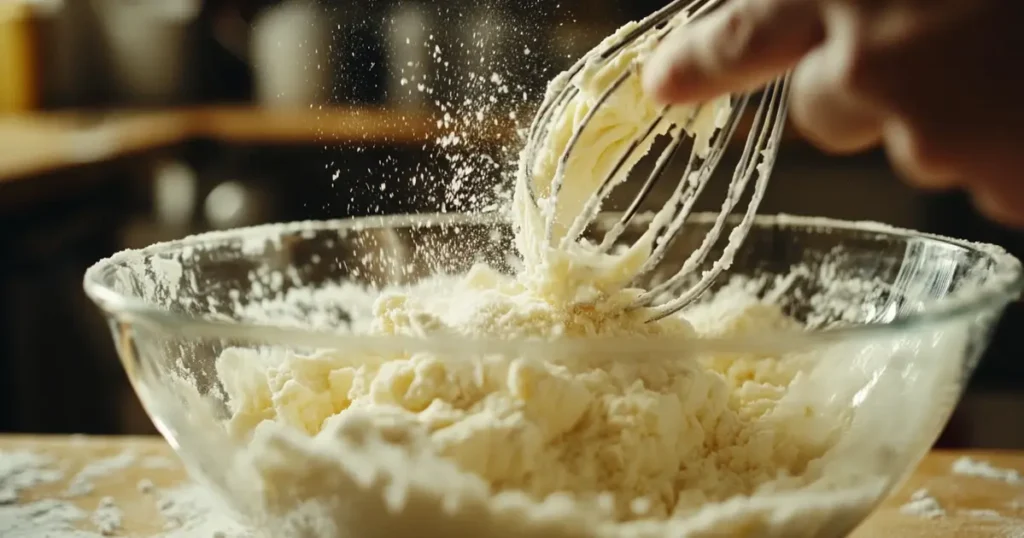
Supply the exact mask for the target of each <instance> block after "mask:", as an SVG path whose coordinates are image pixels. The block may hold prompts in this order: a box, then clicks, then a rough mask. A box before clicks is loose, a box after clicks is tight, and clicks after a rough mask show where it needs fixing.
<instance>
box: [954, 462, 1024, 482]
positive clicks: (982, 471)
mask: <svg viewBox="0 0 1024 538" xmlns="http://www.w3.org/2000/svg"><path fill="white" fill-rule="evenodd" d="M953 474H958V475H961V476H972V477H975V478H987V479H989V480H998V481H1001V482H1006V483H1007V484H1024V479H1022V478H1021V474H1020V471H1017V470H1015V469H1000V468H998V467H994V466H992V464H991V463H988V462H985V461H978V460H975V459H971V458H969V457H967V456H964V457H962V458H959V459H957V460H956V461H954V462H953Z"/></svg>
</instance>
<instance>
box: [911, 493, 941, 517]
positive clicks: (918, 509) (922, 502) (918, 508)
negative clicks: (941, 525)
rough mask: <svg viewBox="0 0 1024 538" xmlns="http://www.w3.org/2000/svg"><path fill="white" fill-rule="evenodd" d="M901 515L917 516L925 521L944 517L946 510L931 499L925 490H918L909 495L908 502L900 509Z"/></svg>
mask: <svg viewBox="0 0 1024 538" xmlns="http://www.w3.org/2000/svg"><path fill="white" fill-rule="evenodd" d="M900 512H901V513H903V514H907V515H911V516H918V517H922V518H925V519H938V518H941V517H945V515H946V510H945V509H944V508H943V507H942V505H941V504H939V501H938V499H936V498H935V497H932V495H931V493H929V491H928V490H927V489H919V490H917V491H915V492H914V493H912V494H911V495H910V501H909V502H907V503H906V504H904V505H903V506H901V507H900Z"/></svg>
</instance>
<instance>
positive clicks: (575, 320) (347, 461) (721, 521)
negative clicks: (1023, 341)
mask: <svg viewBox="0 0 1024 538" xmlns="http://www.w3.org/2000/svg"><path fill="white" fill-rule="evenodd" d="M313 293H314V294H315V292H313ZM348 293H349V294H355V293H357V292H356V290H355V288H351V289H349V290H348ZM364 293H366V294H367V295H368V297H370V296H372V297H374V298H376V304H375V306H374V308H372V309H370V318H369V319H367V320H363V322H362V323H360V324H359V325H360V326H362V327H366V330H367V331H369V332H371V333H373V334H384V335H389V334H394V335H406V336H410V335H415V336H430V337H435V338H437V337H444V336H445V335H461V336H475V335H479V336H501V335H513V336H515V337H518V338H527V337H542V338H552V337H554V338H556V341H557V338H558V336H559V335H575V336H584V335H590V336H595V335H597V337H599V335H602V334H613V335H614V334H623V335H632V336H636V334H643V335H646V336H645V338H649V339H654V340H657V339H658V338H670V337H676V338H683V339H686V338H693V337H696V336H700V335H703V336H742V335H743V334H746V333H750V332H763V331H764V330H778V329H784V328H793V327H794V326H795V322H793V321H791V320H789V319H787V318H786V317H785V316H784V315H782V314H781V312H780V311H779V310H778V309H777V308H776V307H774V306H773V305H771V304H768V303H764V302H760V301H758V300H756V299H754V298H753V297H752V296H750V295H747V294H745V293H744V292H743V289H742V286H738V287H735V288H727V289H726V290H725V291H723V292H722V293H719V294H718V296H717V298H716V299H715V300H713V301H711V302H710V303H709V304H706V305H704V306H702V307H701V308H694V309H691V310H690V311H689V312H688V313H687V316H688V318H685V319H684V318H683V317H673V318H669V319H667V320H665V321H663V322H659V323H652V324H648V323H643V322H642V318H639V320H638V318H636V317H634V316H633V314H628V313H622V312H621V311H617V310H609V311H604V310H602V309H601V308H600V305H599V306H598V307H594V308H585V309H570V310H566V309H563V308H561V307H559V306H557V305H553V304H551V303H549V302H546V301H544V300H540V299H537V297H536V295H534V294H533V293H532V292H531V291H530V290H529V289H528V288H527V287H524V286H522V285H520V284H518V283H517V281H515V279H514V278H512V277H507V276H503V275H499V274H497V273H494V272H493V271H490V270H488V269H486V268H483V267H477V268H476V269H475V270H474V271H471V272H470V273H469V274H468V275H466V276H465V277H461V278H441V277H437V278H433V279H428V280H427V281H426V282H424V283H422V284H421V285H419V286H414V287H412V288H404V289H399V288H396V289H392V290H388V291H386V292H384V293H380V292H376V291H366V292H364ZM329 294H337V290H336V289H332V290H330V291H329V292H327V294H325V297H324V298H325V301H324V306H325V307H326V306H328V305H329V303H330V299H329ZM368 297H363V298H358V297H350V299H352V300H353V302H355V303H356V304H365V302H366V300H367V298H368ZM638 330H640V331H642V332H641V333H637V332H636V331H638ZM912 340H913V341H912V342H906V343H905V345H904V348H901V347H900V346H901V344H899V343H897V344H896V345H895V347H893V348H891V349H886V344H878V343H876V345H875V346H874V347H873V348H870V347H865V346H864V345H863V344H860V345H847V346H839V347H837V348H835V349H828V350H821V351H819V352H817V353H810V354H803V355H794V356H787V357H784V358H778V357H770V356H767V357H766V356H752V355H716V356H700V357H692V356H688V355H687V353H686V352H685V350H681V351H680V352H679V354H678V355H677V356H675V357H673V356H660V357H651V356H649V355H648V354H645V353H644V352H643V351H642V349H643V346H640V347H639V348H637V350H635V351H633V352H630V351H629V350H626V351H624V352H623V354H622V355H619V356H616V357H607V356H606V355H603V356H602V355H600V354H598V355H596V356H593V357H591V356H579V355H573V354H571V353H570V354H559V353H558V346H557V345H556V344H555V343H552V344H551V347H550V350H551V352H552V354H553V356H551V357H541V356H522V355H517V354H515V353H502V352H501V351H502V350H501V348H498V349H496V350H495V353H494V354H493V355H491V356H488V357H485V358H479V360H466V359H465V358H463V357H446V356H444V355H441V354H437V353H428V352H423V353H413V354H411V355H401V356H398V355H388V354H386V353H385V354H373V353H352V352H348V353H346V352H344V351H320V352H312V353H298V352H294V351H290V350H288V349H284V348H263V349H252V348H249V349H246V348H232V349H228V350H226V351H225V352H224V353H223V354H222V355H221V356H220V359H219V361H218V365H217V368H218V377H219V379H220V381H221V382H222V384H223V387H224V389H225V391H226V393H227V402H228V406H229V408H230V411H231V414H232V416H231V419H230V420H229V421H228V422H227V423H226V424H225V429H226V431H227V432H228V434H229V435H230V437H231V438H232V439H233V440H234V442H235V443H237V446H239V447H244V448H241V452H240V454H237V455H236V457H235V458H234V459H235V461H234V466H233V468H232V472H231V473H229V474H228V482H229V484H228V490H229V491H230V495H231V496H232V497H233V498H232V499H231V501H232V502H233V504H234V506H235V507H236V508H238V509H239V510H240V511H242V512H243V513H245V514H248V515H250V516H253V517H254V523H255V524H256V526H257V527H267V528H273V529H274V532H275V533H276V535H278V536H283V535H288V529H291V532H294V533H295V535H299V534H301V533H302V532H315V533H316V534H317V535H318V536H345V535H348V533H352V535H358V536H396V535H402V534H408V533H410V532H416V533H417V535H419V536H451V535H454V534H456V533H472V534H474V535H478V536H526V535H534V534H536V533H542V534H545V535H548V536H594V535H597V536H664V535H665V534H666V533H672V534H678V535H689V536H712V535H721V534H722V533H729V534H732V535H772V536H813V535H816V534H818V533H828V532H833V531H836V532H838V531H841V530H848V529H849V528H850V527H851V526H852V525H854V524H855V523H856V522H858V521H859V520H860V519H861V518H862V517H863V516H864V515H865V514H866V513H867V512H868V511H869V510H870V509H871V508H872V507H873V506H874V503H875V502H876V500H877V498H878V496H879V495H881V494H882V493H883V492H884V490H885V488H886V487H887V486H888V485H889V483H890V481H891V480H892V479H894V478H895V477H896V476H897V475H898V473H899V471H900V470H902V469H903V468H904V467H906V466H907V465H909V464H912V463H913V462H914V461H916V458H917V457H919V456H920V454H906V453H905V451H903V450H901V448H902V447H903V446H906V445H907V444H910V445H911V446H922V447H925V446H926V445H927V443H926V442H925V443H922V442H921V439H920V436H921V435H930V434H932V433H933V432H934V431H935V428H934V427H932V426H930V425H931V424H933V423H934V421H936V420H944V416H943V413H944V412H945V411H944V409H945V410H948V406H947V404H944V403H942V402H943V400H942V398H941V397H940V396H941V395H943V394H947V393H948V394H950V395H951V397H952V395H953V394H955V387H956V386H957V383H956V374H957V371H958V369H957V363H956V361H952V360H950V361H942V360H934V361H929V368H922V367H921V365H920V364H918V363H917V362H916V361H914V358H915V356H916V354H917V353H924V354H927V356H928V357H929V358H930V359H934V358H935V357H936V356H937V355H938V354H940V353H942V352H949V351H948V350H949V349H950V348H949V347H948V346H946V347H943V346H945V345H946V344H944V343H943V342H942V340H943V338H942V337H941V335H936V338H930V337H928V338H924V339H923V340H924V341H925V342H927V346H926V347H925V348H922V347H921V345H922V341H920V340H918V339H913V338H912ZM947 342H948V336H947ZM943 349H945V350H946V351H942V350H943ZM886 365H888V366H889V367H891V369H890V370H888V372H887V371H886ZM935 365H944V366H945V368H943V367H939V368H936V367H935ZM907 375H910V376H912V377H915V379H916V380H915V383H914V384H913V385H907V383H906V378H905V376H907ZM872 379H873V381H872ZM865 392H872V394H871V398H870V399H868V400H866V401H862V402H858V398H859V399H861V400H863V399H864V398H865V396H864V393H865ZM936 398H938V402H939V403H938V404H936V403H935V401H936ZM926 401H927V402H928V403H926ZM951 403H952V401H950V402H949V403H948V405H951ZM893 405H901V406H902V407H903V408H905V409H906V414H905V416H904V417H901V418H900V420H896V418H895V417H892V413H891V412H890V411H887V409H888V410H891V408H892V406H893ZM904 418H905V419H907V420H908V421H911V422H910V423H909V424H907V423H906V421H905V420H903V419H904ZM921 450H922V451H923V450H924V448H922V449H921ZM283 521H287V525H288V528H287V529H286V528H284V527H282V526H281V525H282V522H283Z"/></svg>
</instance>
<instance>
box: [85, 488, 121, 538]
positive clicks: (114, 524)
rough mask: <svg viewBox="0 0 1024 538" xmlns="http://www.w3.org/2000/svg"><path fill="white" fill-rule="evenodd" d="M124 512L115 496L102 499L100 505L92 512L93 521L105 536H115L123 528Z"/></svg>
mask: <svg viewBox="0 0 1024 538" xmlns="http://www.w3.org/2000/svg"><path fill="white" fill-rule="evenodd" d="M123 520H124V514H123V513H122V512H121V509H120V508H118V506H117V504H116V503H115V502H114V499H113V497H104V498H102V499H100V505H99V507H97V508H96V511H95V512H93V514H92V522H93V524H94V525H96V528H97V529H99V531H100V533H101V534H103V535H104V536H113V535H114V533H116V532H117V531H118V530H119V529H120V528H121V522H122V521H123Z"/></svg>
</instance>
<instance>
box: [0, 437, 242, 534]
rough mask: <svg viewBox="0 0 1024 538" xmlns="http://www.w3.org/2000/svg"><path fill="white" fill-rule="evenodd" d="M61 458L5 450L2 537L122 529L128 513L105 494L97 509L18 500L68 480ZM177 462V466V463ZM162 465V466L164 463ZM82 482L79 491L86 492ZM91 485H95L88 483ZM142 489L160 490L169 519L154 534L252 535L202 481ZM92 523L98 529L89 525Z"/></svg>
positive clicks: (89, 469)
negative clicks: (58, 466)
mask: <svg viewBox="0 0 1024 538" xmlns="http://www.w3.org/2000/svg"><path fill="white" fill-rule="evenodd" d="M146 461H149V462H150V463H154V462H160V463H161V464H165V463H167V462H170V463H172V464H173V460H170V459H168V458H161V457H151V458H145V459H144V460H143V463H142V466H145V462H146ZM136 462H137V460H136V458H135V455H134V454H133V453H131V452H124V453H122V454H120V455H118V456H115V457H112V458H108V459H105V460H101V461H98V462H94V463H93V464H91V465H88V466H86V467H85V468H84V469H83V472H82V473H79V474H78V476H77V477H80V478H81V481H80V482H78V483H79V484H86V483H88V484H90V485H91V482H92V481H93V480H99V479H103V478H107V477H111V476H114V475H116V474H117V473H118V472H120V471H123V470H124V469H126V468H127V467H130V466H131V465H133V464H134V463H136ZM55 465H56V462H55V461H54V460H53V459H51V458H48V457H45V456H42V455H39V454H35V453H32V452H28V451H19V452H0V490H2V491H4V492H5V493H4V495H5V496H6V497H5V498H8V499H10V500H9V501H5V502H4V503H0V536H2V537H3V538H39V537H41V536H45V537H46V538H100V537H102V536H116V535H118V534H119V533H120V531H121V530H122V525H123V521H124V512H123V511H122V509H121V508H120V507H119V506H118V505H117V502H116V500H115V499H114V498H112V497H104V498H102V499H100V501H99V504H98V505H97V508H96V510H94V511H92V512H91V513H90V512H87V511H85V510H83V509H82V508H80V507H79V506H77V505H75V504H74V503H73V502H69V501H65V500H59V499H44V500H39V501H35V502H30V503H18V502H17V499H18V495H19V494H20V493H21V492H23V491H26V490H31V489H32V488H35V487H37V486H42V485H46V484H52V483H55V482H59V481H60V480H62V479H63V477H64V473H63V472H61V471H60V470H57V469H55V468H54V466H55ZM175 467H176V466H175ZM161 468H163V466H161ZM85 489H86V488H85V486H78V487H77V488H76V491H84V490H85ZM89 489H91V488H89ZM139 490H140V491H141V492H143V493H147V494H156V495H155V498H154V501H153V502H154V503H155V504H156V505H157V508H158V510H159V511H160V513H161V514H162V515H163V517H164V518H165V520H166V526H167V528H166V530H165V532H163V533H162V534H159V535H157V536H155V537H154V538H192V537H197V536H198V537H202V536H206V537H211V536H219V537H221V538H248V537H249V536H250V535H249V534H248V533H246V532H245V531H244V530H243V529H242V528H241V527H240V526H239V525H238V524H237V523H235V522H234V520H232V519H231V518H230V517H229V516H228V515H226V512H225V511H224V510H223V507H222V505H220V504H219V503H218V502H217V501H216V500H215V499H214V498H213V497H212V495H211V493H210V492H209V491H208V490H207V489H206V488H203V487H201V486H198V485H195V484H187V485H185V486H182V487H179V488H174V489H168V490H164V491H157V490H156V489H155V487H154V485H153V483H152V481H150V480H148V479H143V480H141V481H140V482H139ZM90 524H91V526H92V527H94V528H95V529H96V530H97V531H99V533H96V532H92V531H89V530H86V529H85V527H89V526H90Z"/></svg>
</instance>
